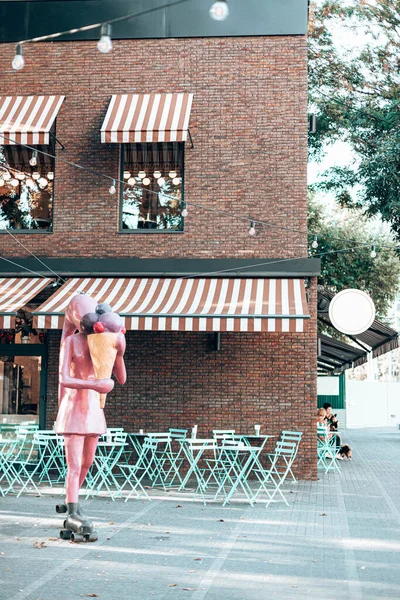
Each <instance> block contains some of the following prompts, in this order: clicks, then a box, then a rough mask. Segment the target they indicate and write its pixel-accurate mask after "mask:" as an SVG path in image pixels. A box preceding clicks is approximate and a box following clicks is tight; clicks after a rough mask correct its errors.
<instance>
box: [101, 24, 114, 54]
mask: <svg viewBox="0 0 400 600" xmlns="http://www.w3.org/2000/svg"><path fill="white" fill-rule="evenodd" d="M110 35H111V25H110V24H109V23H105V24H104V25H102V26H101V32H100V36H101V37H100V39H99V41H98V42H97V50H98V51H99V52H101V53H102V54H108V53H109V52H111V50H112V41H111V37H110Z"/></svg>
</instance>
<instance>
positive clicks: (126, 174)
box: [124, 171, 131, 179]
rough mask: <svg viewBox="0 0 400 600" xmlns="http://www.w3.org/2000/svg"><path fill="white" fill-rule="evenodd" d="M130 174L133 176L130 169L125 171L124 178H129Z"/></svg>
mask: <svg viewBox="0 0 400 600" xmlns="http://www.w3.org/2000/svg"><path fill="white" fill-rule="evenodd" d="M130 176H131V173H130V171H124V179H129V177H130Z"/></svg>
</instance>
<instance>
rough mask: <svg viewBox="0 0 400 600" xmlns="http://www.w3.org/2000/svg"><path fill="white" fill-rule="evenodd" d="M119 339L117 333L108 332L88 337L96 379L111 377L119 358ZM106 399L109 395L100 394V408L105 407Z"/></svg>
mask: <svg viewBox="0 0 400 600" xmlns="http://www.w3.org/2000/svg"><path fill="white" fill-rule="evenodd" d="M117 338H118V334H117V333H111V332H107V331H104V332H103V333H92V334H90V335H88V336H87V340H88V345H89V352H90V356H91V359H92V363H93V371H94V376H95V378H96V379H108V378H110V377H111V374H112V370H113V367H114V363H115V358H116V356H117ZM106 397H107V394H100V408H104V407H105V404H106Z"/></svg>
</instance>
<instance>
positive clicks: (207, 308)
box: [33, 278, 309, 332]
mask: <svg viewBox="0 0 400 600" xmlns="http://www.w3.org/2000/svg"><path fill="white" fill-rule="evenodd" d="M79 292H84V293H86V294H89V295H90V296H92V297H93V298H94V299H95V300H96V301H97V302H99V303H100V302H107V303H108V304H110V305H111V307H112V309H113V311H115V312H118V313H119V314H120V315H121V317H122V318H123V319H124V322H125V327H126V329H128V330H141V331H143V330H149V331H245V332H246V331H271V332H272V331H291V332H302V331H304V330H305V323H306V319H309V312H308V307H307V301H306V295H305V287H304V280H302V279H250V278H249V279H225V278H224V279H212V278H207V279H205V278H198V279H173V278H170V279H167V278H129V279H125V278H118V279H114V278H79V279H78V278H76V279H75V278H74V279H70V280H68V281H67V282H66V283H64V285H63V286H62V287H61V288H60V289H59V290H58V291H57V292H56V293H55V294H53V296H51V298H49V299H48V300H47V301H46V302H45V303H44V304H43V305H42V306H40V307H39V308H38V309H37V311H35V312H34V313H33V314H34V324H35V327H36V328H38V329H60V328H61V327H62V324H63V317H64V312H65V309H66V307H67V305H68V302H69V301H70V299H71V297H72V296H73V295H75V294H77V293H79Z"/></svg>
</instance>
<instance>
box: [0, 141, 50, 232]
mask: <svg viewBox="0 0 400 600" xmlns="http://www.w3.org/2000/svg"><path fill="white" fill-rule="evenodd" d="M36 147H37V149H38V150H43V151H44V152H47V153H49V154H52V155H53V156H54V153H55V147H54V138H53V139H50V144H49V145H46V146H36ZM32 159H33V162H35V160H36V165H34V166H32V165H31V164H30V162H29V161H31V162H32ZM54 169H55V161H54V158H50V157H48V156H45V155H44V154H40V152H37V153H36V152H35V153H34V152H33V151H32V150H29V149H27V148H24V147H23V146H19V145H7V146H0V228H1V229H4V228H8V229H12V230H21V231H32V230H37V231H40V230H41V231H51V229H52V220H53V190H54Z"/></svg>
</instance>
